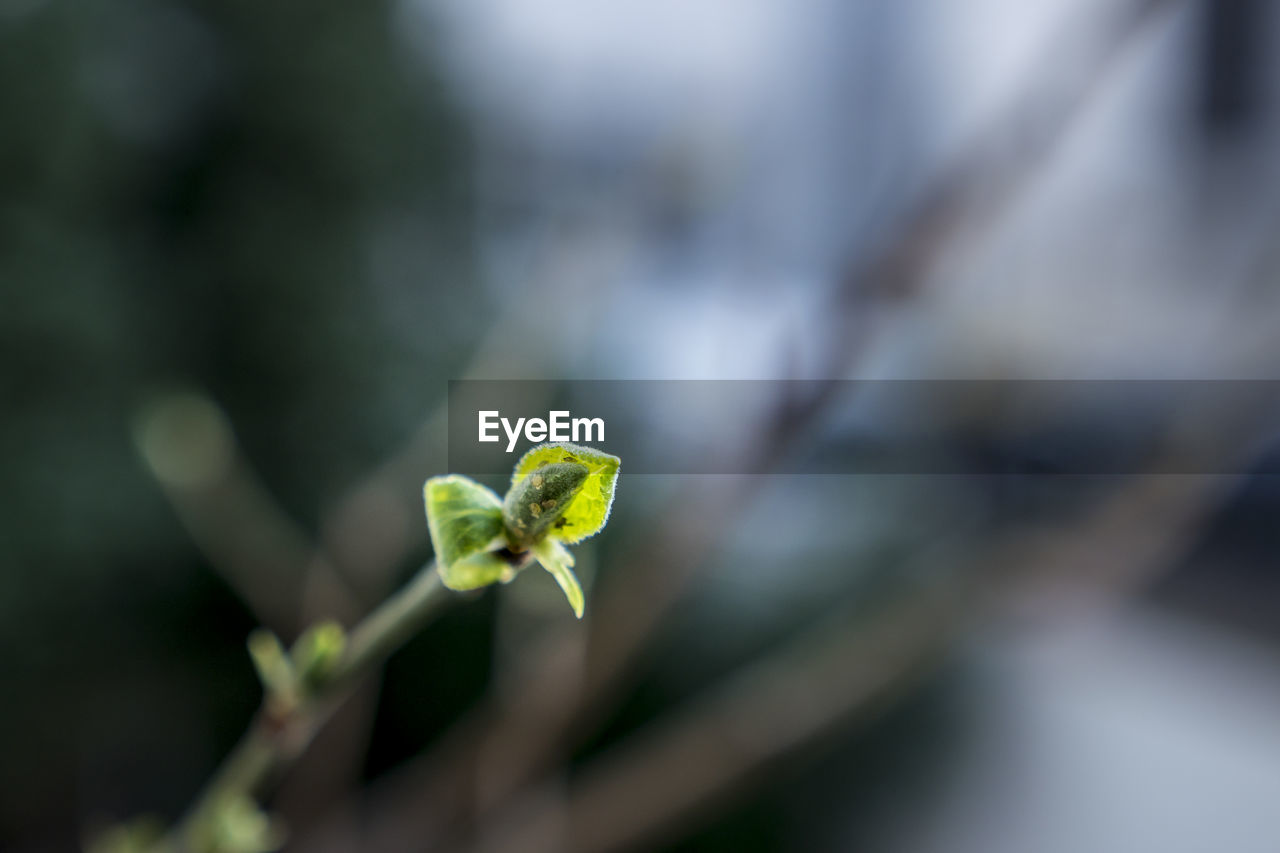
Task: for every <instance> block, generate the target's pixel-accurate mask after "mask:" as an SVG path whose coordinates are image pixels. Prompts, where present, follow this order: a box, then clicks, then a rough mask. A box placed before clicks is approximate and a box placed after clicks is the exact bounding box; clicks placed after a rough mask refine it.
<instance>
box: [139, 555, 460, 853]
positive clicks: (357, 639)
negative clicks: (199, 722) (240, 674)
mask: <svg viewBox="0 0 1280 853" xmlns="http://www.w3.org/2000/svg"><path fill="white" fill-rule="evenodd" d="M451 600H453V596H452V595H450V593H449V590H448V589H446V588H445V586H444V585H443V584H442V583H441V582H440V575H439V573H438V572H436V570H435V561H434V560H432V561H431V562H429V563H427V564H426V565H425V566H423V567H422V568H421V569H420V570H419V571H418V573H417V574H416V575H415V576H414V578H413V580H411V581H409V583H408V584H406V585H405V586H404V588H403V589H401V590H399V591H398V592H396V593H395V594H394V595H392V596H391V597H390V598H388V599H387V600H386V601H384V602H383V603H382V604H381V605H379V606H378V608H377V609H376V610H374V611H373V612H372V613H370V614H369V615H368V616H366V617H365V618H364V620H362V621H361V622H360V623H359V624H358V625H356V626H355V627H354V628H352V629H351V632H350V634H349V639H348V641H347V647H346V651H345V652H344V653H343V655H342V657H341V658H339V659H338V661H337V663H336V664H335V665H334V667H333V669H332V670H331V671H330V672H329V673H328V674H327V675H326V676H325V677H324V679H323V680H322V681H321V682H320V683H318V684H316V685H313V686H311V687H310V688H308V689H306V690H305V691H304V692H302V693H300V695H298V696H297V697H296V699H295V700H294V701H291V702H288V703H281V702H280V701H279V700H278V697H274V696H271V695H268V696H266V697H265V699H264V701H263V704H262V708H261V709H260V710H259V711H258V714H257V716H256V717H255V718H254V720H253V723H252V724H251V725H250V727H249V730H248V731H247V732H245V734H244V736H243V737H241V739H240V742H239V743H237V744H236V746H235V747H234V748H233V749H232V750H231V753H230V754H229V755H228V756H227V757H226V758H225V759H224V760H223V762H222V765H221V766H220V767H219V768H218V770H217V771H216V772H215V773H214V775H213V778H212V779H211V780H210V781H209V784H208V785H207V786H206V787H205V789H204V790H203V791H202V792H201V794H200V795H199V797H198V799H197V800H196V802H195V804H194V805H192V807H191V809H190V810H189V811H188V812H187V814H186V815H185V816H184V817H183V818H182V820H181V821H180V822H179V823H178V825H177V826H175V827H174V828H173V830H172V831H171V832H170V834H169V836H168V837H167V838H166V839H165V841H164V842H163V843H162V845H161V849H162V850H167V851H178V853H204V851H206V850H211V849H214V848H215V847H216V845H212V844H211V843H210V840H209V839H210V836H211V834H212V830H213V825H212V824H213V822H214V821H216V820H217V817H218V813H219V809H221V808H222V807H223V806H224V804H225V803H227V802H228V801H229V800H231V799H233V798H236V797H250V798H254V799H257V798H260V797H262V796H263V795H264V794H265V793H266V792H267V789H268V788H269V786H270V785H271V784H272V783H273V782H274V781H275V780H276V779H277V778H278V777H279V775H280V774H281V773H282V772H283V771H284V770H285V769H287V768H288V767H289V766H290V765H292V764H293V762H295V761H296V760H297V759H298V758H299V757H300V756H301V755H302V754H303V753H304V752H305V751H306V749H307V746H308V745H309V744H310V743H311V741H312V739H313V738H314V737H315V735H316V733H317V732H318V731H319V730H320V729H321V728H322V727H323V726H324V724H325V723H326V722H328V720H329V719H330V717H332V716H333V714H334V712H335V711H336V710H337V709H338V708H339V707H340V706H341V705H342V703H343V701H344V700H345V699H346V698H347V696H348V695H349V694H350V692H351V689H352V687H354V685H355V684H356V682H358V681H359V680H360V678H362V677H363V676H365V675H366V674H368V673H370V672H372V671H373V670H374V669H376V668H377V667H378V666H380V665H381V664H382V663H383V662H384V661H385V660H386V659H387V658H388V657H389V656H390V655H391V653H392V652H394V651H395V650H396V649H398V648H399V647H400V646H402V645H403V644H404V643H405V642H406V641H408V640H409V639H410V638H411V637H412V636H413V635H414V634H416V633H417V632H418V631H420V630H421V629H422V628H423V627H425V626H426V625H427V624H428V623H429V622H430V621H431V619H432V617H433V616H435V614H436V613H437V612H438V611H439V610H440V609H441V608H442V607H443V606H444V605H445V604H446V603H447V602H449V601H451Z"/></svg>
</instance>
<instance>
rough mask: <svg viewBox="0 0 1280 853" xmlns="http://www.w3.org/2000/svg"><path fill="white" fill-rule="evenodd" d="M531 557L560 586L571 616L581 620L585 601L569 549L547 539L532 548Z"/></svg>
mask: <svg viewBox="0 0 1280 853" xmlns="http://www.w3.org/2000/svg"><path fill="white" fill-rule="evenodd" d="M533 556H535V557H537V558H538V562H539V563H541V564H542V568H544V569H546V570H547V571H548V572H550V573H551V576H552V577H553V578H555V579H556V583H558V584H560V588H561V589H562V590H564V597H565V598H567V599H569V606H570V607H572V608H573V615H575V616H577V617H578V618H579V619H581V618H582V609H583V607H584V606H585V601H584V599H583V596H582V585H581V584H579V583H578V576H577V575H575V574H574V573H573V555H572V554H570V553H569V549H568V548H566V547H564V545H562V544H560V543H559V542H557V541H556V540H554V539H551V538H547V539H543V540H542V541H541V542H538V543H537V544H536V545H534V546H533Z"/></svg>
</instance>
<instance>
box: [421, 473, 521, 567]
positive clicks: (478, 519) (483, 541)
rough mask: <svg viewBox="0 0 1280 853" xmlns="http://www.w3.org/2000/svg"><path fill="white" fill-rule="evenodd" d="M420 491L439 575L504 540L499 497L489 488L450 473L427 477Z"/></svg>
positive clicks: (491, 548)
mask: <svg viewBox="0 0 1280 853" xmlns="http://www.w3.org/2000/svg"><path fill="white" fill-rule="evenodd" d="M422 494H423V499H424V500H425V502H426V505H427V529H428V530H429V531H430V532H431V546H432V547H433V548H434V549H435V552H436V563H437V564H438V565H439V567H440V568H441V570H442V571H441V575H442V576H443V575H444V573H445V571H446V570H448V568H449V567H451V566H453V565H455V564H456V563H460V562H462V561H463V560H466V559H467V558H469V557H472V556H475V555H476V554H482V553H484V552H486V551H491V550H494V549H495V548H497V547H501V546H502V545H503V544H505V537H504V536H503V533H502V530H503V527H502V501H500V500H499V499H498V496H497V495H495V494H494V493H493V491H492V490H491V489H487V488H485V487H484V486H482V485H480V484H479V483H477V482H475V481H474V480H471V479H469V478H467V477H463V476H460V475H457V474H451V475H449V476H447V477H432V478H431V479H430V480H427V483H426V485H425V486H423V488H422Z"/></svg>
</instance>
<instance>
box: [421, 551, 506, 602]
mask: <svg viewBox="0 0 1280 853" xmlns="http://www.w3.org/2000/svg"><path fill="white" fill-rule="evenodd" d="M436 571H438V572H439V573H440V580H441V581H443V582H444V585H445V586H447V587H449V589H452V590H455V591H457V592H465V591H466V590H469V589H479V588H480V587H482V586H488V585H489V584H493V583H508V582H510V581H511V579H512V578H514V577H515V576H516V569H515V567H514V566H512V565H511V564H510V563H509V562H507V561H506V560H504V559H503V558H502V557H500V556H498V555H497V554H495V553H492V552H487V551H482V552H480V553H479V554H472V555H471V556H470V557H467V558H466V559H465V560H459V561H458V562H456V563H452V564H450V565H448V566H446V565H445V564H443V563H440V562H438V561H437V563H436Z"/></svg>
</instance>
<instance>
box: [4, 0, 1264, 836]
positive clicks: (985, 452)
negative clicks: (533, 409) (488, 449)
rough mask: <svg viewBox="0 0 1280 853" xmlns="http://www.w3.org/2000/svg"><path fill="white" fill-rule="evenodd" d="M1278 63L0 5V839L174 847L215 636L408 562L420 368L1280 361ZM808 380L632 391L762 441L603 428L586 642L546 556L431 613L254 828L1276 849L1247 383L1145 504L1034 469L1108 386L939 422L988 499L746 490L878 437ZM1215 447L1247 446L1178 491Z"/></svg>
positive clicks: (589, 549)
mask: <svg viewBox="0 0 1280 853" xmlns="http://www.w3.org/2000/svg"><path fill="white" fill-rule="evenodd" d="M1278 41H1280V15H1278V14H1277V12H1276V10H1275V9H1274V8H1273V5H1272V4H1269V3H1267V2H1265V0H1134V2H1125V0H1074V1H1073V2H1068V0H1052V2H1041V3H1035V4H1025V3H1024V4H1016V3H1012V2H1006V1H1005V0H951V2H943V0H905V1H904V0H896V2H894V1H893V0H858V2H837V0H787V2H783V0H701V2H697V3H687V2H674V0H648V2H645V3H638V2H630V0H625V2H617V3H609V4H600V3H591V2H586V0H539V2H529V0H399V2H383V0H370V2H363V3H356V2H331V0H313V2H310V3H290V2H283V3H267V4H264V3H250V2H245V0H224V2H205V0H168V1H167V2H166V0H112V2H109V3H108V2H103V1H102V0H77V2H68V0H0V483H3V484H4V486H5V490H4V496H3V497H2V498H0V650H2V651H3V656H2V657H0V756H3V760H0V847H3V848H4V849H6V850H13V851H23V853H26V852H27V851H46V850H50V851H52V850H71V849H79V848H80V846H81V845H82V843H84V842H85V840H86V839H90V838H92V837H94V834H95V833H97V832H100V831H101V830H102V829H103V828H105V827H108V826H111V825H113V824H116V823H118V822H120V821H123V820H128V819H132V818H135V817H137V816H139V815H154V816H156V817H157V818H158V819H159V820H161V821H171V820H173V819H175V818H176V817H177V816H179V815H180V814H181V812H182V809H183V808H184V807H185V806H186V805H187V804H188V803H189V802H190V801H191V800H192V798H193V797H194V796H195V794H196V792H197V791H198V790H199V788H200V786H201V784H202V782H203V780H205V779H206V778H207V777H208V775H209V773H210V772H211V771H212V770H213V768H214V767H215V766H216V764H217V761H218V760H219V759H220V758H221V756H222V755H223V754H225V752H226V751H227V750H228V749H229V748H230V747H231V745H232V744H233V743H234V742H235V740H236V738H237V737H238V735H239V733H240V732H241V731H242V730H243V729H244V727H245V726H246V724H247V723H248V721H249V719H250V717H251V715H252V714H253V711H254V709H255V707H256V706H257V703H258V701H259V699H260V691H259V687H258V685H257V682H256V680H255V678H254V675H253V671H252V668H251V666H250V663H249V659H248V657H247V654H246V653H245V650H244V639H245V637H246V635H247V634H248V632H249V631H250V630H251V629H252V628H253V627H255V626H256V625H260V624H263V625H266V626H268V627H270V628H272V629H273V630H275V631H277V632H279V633H280V634H281V636H283V637H285V638H286V639H292V638H293V637H294V636H296V635H297V633H298V632H299V631H300V630H301V629H302V628H303V627H305V625H307V624H309V623H311V622H312V621H314V620H316V619H319V618H324V617H335V618H338V619H340V620H342V621H344V622H347V623H348V624H350V623H352V622H354V621H355V620H356V619H358V618H359V616H360V615H361V614H362V613H363V612H365V611H367V610H368V609H369V608H370V607H371V606H372V605H373V604H375V603H376V602H377V601H379V600H381V598H383V597H384V596H385V595H386V594H387V593H388V591H389V590H391V589H392V588H394V587H395V586H396V585H397V584H399V583H401V582H403V581H404V580H405V579H406V578H407V577H409V576H410V574H411V573H412V572H413V570H414V569H415V568H416V567H418V566H419V565H421V564H422V563H423V562H424V561H425V560H426V559H428V558H429V557H430V545H429V543H428V542H427V537H426V527H425V523H424V519H423V517H422V509H421V497H420V489H421V485H422V482H423V480H424V479H425V478H426V477H428V476H432V475H435V474H440V473H444V468H445V465H446V447H445V441H444V439H445V426H446V419H445V411H444V408H443V403H444V399H445V392H446V383H447V381H448V380H450V379H461V378H488V379H548V380H574V379H635V378H639V379H853V378H881V379H894V378H900V379H909V378H924V379H958V378H978V379H1029V380H1037V379H1117V378H1123V379H1209V380H1212V379H1280V375H1278V371H1277V365H1278V364H1280V361H1277V355H1280V334H1278V333H1277V330H1278V329H1280V299H1278V298H1277V297H1278V296H1280V293H1278V292H1277V287H1276V284H1277V281H1278V277H1280V252H1278V251H1277V246H1278V245H1280V244H1278V243H1277V235H1278V234H1280V157H1277V155H1276V152H1277V151H1280V134H1278V132H1277V130H1278V128H1277V118H1278V117H1280V112H1278V111H1277V106H1278V98H1280V88H1278V87H1277V80H1278V79H1280V69H1278V68H1277V67H1276V60H1275V55H1276V52H1275V50H1274V45H1276V44H1277V43H1278ZM821 387H822V386H820V385H815V386H813V387H812V388H810V390H809V391H808V392H807V393H804V394H799V395H797V396H795V397H780V398H778V399H760V400H759V401H757V405H753V406H751V407H748V410H747V411H745V412H743V413H735V414H740V416H735V417H734V418H732V419H729V418H726V417H724V413H719V412H710V411H697V412H695V413H694V414H689V413H681V412H671V411H666V410H663V409H661V408H659V407H654V408H651V412H652V423H651V424H650V425H649V428H650V429H651V430H652V431H653V434H654V435H655V436H662V435H663V434H664V433H671V432H673V431H674V432H676V433H678V432H679V431H680V430H697V429H704V430H705V429H709V428H711V427H712V426H714V428H715V429H716V430H719V431H722V432H723V442H724V446H725V447H726V448H730V449H731V451H732V452H734V453H737V454H740V455H741V459H742V465H741V470H743V471H747V472H750V473H748V474H745V475H743V476H738V477H677V476H668V477H660V476H631V477H628V475H627V467H626V460H625V459H624V460H623V467H622V478H621V481H620V484H619V487H618V499H617V502H616V504H615V507H614V510H613V517H612V521H611V523H610V525H609V528H608V529H607V530H606V531H605V533H604V534H603V535H602V536H600V537H598V538H597V539H595V540H592V541H591V542H590V543H588V544H587V545H586V546H584V547H583V548H581V549H580V554H579V568H580V569H581V572H580V574H581V575H582V577H583V580H584V584H585V585H586V586H587V589H588V607H587V618H586V620H584V622H582V623H577V622H575V621H574V620H573V619H572V616H571V614H569V613H568V610H567V608H566V607H565V606H564V603H563V600H562V598H560V594H559V592H558V590H557V589H556V588H555V585H554V582H553V581H552V580H551V579H550V578H549V577H547V576H546V575H545V574H543V573H541V572H527V573H525V574H523V575H522V576H521V577H520V578H518V579H517V580H516V581H515V582H514V583H513V584H511V585H510V586H507V587H503V588H501V589H498V590H493V591H488V592H486V593H484V594H483V595H481V596H478V597H476V598H475V599H474V600H467V601H465V602H459V604H458V606H456V607H454V608H452V609H451V610H450V611H449V612H448V613H447V614H446V615H445V616H443V617H442V618H441V619H440V620H439V621H438V622H436V623H435V624H433V625H432V626H431V627H430V628H429V629H428V630H426V631H425V632H423V633H422V634H421V635H419V636H418V637H416V638H415V639H414V640H413V641H412V642H410V644H409V645H408V646H407V647H406V648H405V649H403V650H402V651H401V652H400V653H398V654H397V655H396V656H395V657H393V658H392V660H391V662H390V664H389V666H388V668H387V670H386V673H385V675H384V676H383V677H382V678H380V679H376V680H371V681H370V682H369V683H368V684H366V685H364V686H363V687H362V688H361V690H360V691H359V693H358V694H357V695H356V696H355V697H354V699H353V701H352V702H351V703H350V704H349V705H348V706H347V707H346V708H345V709H344V710H343V711H342V712H341V713H340V714H339V716H338V717H337V718H336V719H335V720H334V722H333V724H332V725H331V726H330V727H329V728H328V729H327V730H326V731H325V732H324V734H323V735H322V736H321V738H320V739H319V741H318V742H317V743H316V744H315V745H314V747H313V748H312V750H311V751H310V752H309V754H308V755H307V757H306V758H304V760H303V761H302V763H301V765H300V766H299V767H297V768H295V770H294V771H293V772H291V773H290V774H289V775H288V776H286V778H285V779H283V780H282V784H281V786H280V790H279V793H278V794H277V795H276V796H275V797H274V798H273V799H272V800H271V802H270V804H269V805H270V807H271V809H272V810H273V811H274V812H275V813H278V814H279V815H281V816H282V818H283V820H284V821H285V822H286V823H287V826H288V828H289V841H288V844H287V848H286V849H291V850H322V851H329V850H386V851H393V850H394V851H401V850H403V851H409V850H518V851H530V850H547V851H612V850H666V851H704V850H708V851H714V850H733V851H744V850H770V851H771V850H805V851H810V850H816V851H827V850H830V851H844V850H859V851H864V850H873V851H889V853H898V852H899V851H901V852H902V853H907V851H975V853H977V851H981V853H1000V851H1008V853H1014V851H1026V850H1037V851H1044V852H1045V853H1056V851H1062V853H1067V851H1078V850H1086V849H1087V850H1091V851H1095V853H1112V851H1115V853H1120V851H1124V853H1133V851H1160V853H1184V851H1185V853H1196V851H1207V850H1215V851H1216V850H1232V851H1240V853H1255V851H1256V853H1269V852H1270V851H1274V850H1275V849H1276V846H1277V843H1278V842H1277V840H1276V839H1277V838H1280V817H1277V811H1276V808H1275V804H1276V803H1277V802H1280V726H1277V724H1276V721H1275V709H1276V708H1277V707H1280V703H1278V701H1277V700H1280V568H1278V567H1277V562H1276V556H1275V555H1276V553H1277V546H1278V545H1280V539H1278V538H1277V534H1276V523H1275V520H1274V519H1275V514H1276V512H1277V508H1278V507H1280V487H1278V486H1277V483H1276V482H1275V477H1274V475H1273V474H1269V473H1261V472H1263V471H1265V470H1274V465H1275V464H1276V459H1277V446H1276V438H1277V426H1278V425H1280V421H1277V418H1276V411H1275V409H1274V407H1272V406H1270V405H1269V401H1265V400H1260V401H1259V403H1258V405H1257V406H1256V407H1252V406H1240V405H1233V406H1230V407H1222V408H1220V409H1219V408H1206V409H1205V410H1197V411H1184V410H1173V411H1160V412H1157V413H1156V416H1155V417H1154V420H1152V414H1151V412H1149V411H1146V410H1144V411H1143V417H1144V418H1147V420H1145V421H1144V423H1147V424H1152V425H1153V426H1151V428H1153V429H1157V430H1159V432H1158V435H1159V436H1161V437H1162V440H1161V441H1160V442H1158V444H1159V446H1160V448H1161V450H1160V454H1161V455H1160V456H1158V457H1156V458H1137V459H1134V460H1133V461H1132V465H1131V466H1129V467H1130V468H1131V469H1132V471H1133V473H1132V474H1129V475H1125V476H1120V475H1115V476H1108V477H1073V476H1062V475H1060V474H1055V473H1054V465H1053V459H1054V458H1056V456H1057V455H1060V454H1066V455H1067V456H1070V455H1071V454H1078V453H1088V452H1090V448H1091V447H1093V446H1095V444H1096V443H1097V442H1100V441H1105V440H1107V439H1108V438H1113V437H1114V436H1112V435H1110V433H1109V432H1108V431H1110V430H1114V429H1115V428H1116V427H1115V425H1116V424H1117V423H1120V424H1123V423H1124V421H1125V416H1126V409H1125V408H1124V407H1123V405H1122V406H1120V407H1119V408H1118V409H1117V410H1115V411H1110V412H1106V413H1104V414H1105V417H1100V418H1099V419H1098V422H1097V423H1085V424H1080V423H1070V424H1064V423H1062V422H1061V421H1060V420H1058V419H1057V417H1056V416H1055V413H1054V411H1053V410H1052V409H1046V410H1044V411H1036V412H1032V413H1030V415H1028V413H1027V412H1025V411H1021V410H1018V409H1017V407H1016V406H1015V405H1013V404H1012V403H1010V402H1009V401H1007V400H1002V399H1000V398H998V397H994V398H986V397H984V398H981V399H974V398H958V399H956V400H952V401H947V405H948V406H951V407H953V411H952V412H951V416H952V417H954V419H955V422H956V423H958V424H962V425H964V430H965V435H967V436H968V437H969V440H968V441H966V442H965V443H964V444H963V446H958V447H957V448H955V453H956V454H957V458H958V459H959V460H960V461H962V462H964V463H965V464H967V465H969V466H971V469H970V470H971V471H972V473H970V474H961V475H950V476H882V477H872V476H861V477H851V476H845V477H822V476H782V475H779V474H777V473H776V471H777V470H778V469H779V460H781V459H784V458H794V455H796V454H799V455H801V456H805V457H809V458H816V459H819V460H821V459H823V458H835V457H834V454H840V453H842V452H845V450H846V449H847V443H848V441H849V437H850V435H851V434H853V433H854V432H856V429H857V427H858V424H859V423H862V421H860V419H866V418H871V419H872V420H874V419H875V418H876V417H877V412H876V409H875V406H874V405H870V406H862V407H858V406H854V407H852V408H850V407H849V406H847V405H845V404H844V403H842V402H841V401H837V400H834V399H832V398H831V397H829V396H827V395H824V394H823V393H822V392H821V390H820V389H821ZM639 402H640V403H641V404H642V403H643V401H639ZM1135 406H1136V403H1135ZM1205 435H1208V436H1213V437H1215V439H1217V441H1216V442H1215V444H1214V446H1215V447H1218V448H1220V451H1219V452H1220V453H1221V458H1222V467H1221V470H1222V471H1223V472H1224V473H1222V474H1219V475H1200V476H1190V475H1169V474H1166V473H1160V472H1161V471H1168V470H1171V468H1173V467H1176V460H1177V459H1178V458H1179V456H1178V454H1179V453H1182V452H1184V451H1185V447H1186V446H1187V442H1188V441H1191V440H1192V439H1195V438H1197V437H1201V438H1202V437H1203V436H1205ZM788 454H792V455H793V456H792V457H788V456H787V455H788ZM1059 458H1060V457H1059ZM1170 459H1172V460H1175V463H1170V461H1169V460H1170ZM1037 466H1040V467H1039V468H1037ZM1029 471H1030V473H1028V472H1029ZM1250 471H1254V472H1259V473H1255V474H1253V475H1250V474H1249V472H1250ZM1226 472H1237V473H1234V474H1231V475H1228V474H1227V473H1226ZM1240 472H1243V473H1240ZM491 485H495V486H498V485H500V481H499V480H496V479H495V480H494V482H491Z"/></svg>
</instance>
